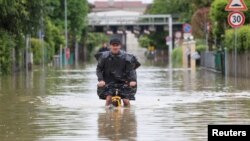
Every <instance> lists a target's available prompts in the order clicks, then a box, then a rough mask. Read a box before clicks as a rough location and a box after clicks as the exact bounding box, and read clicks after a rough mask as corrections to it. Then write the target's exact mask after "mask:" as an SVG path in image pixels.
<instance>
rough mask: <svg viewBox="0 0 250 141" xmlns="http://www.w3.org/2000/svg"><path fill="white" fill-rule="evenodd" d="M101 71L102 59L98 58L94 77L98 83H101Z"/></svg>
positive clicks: (102, 66) (102, 67)
mask: <svg viewBox="0 0 250 141" xmlns="http://www.w3.org/2000/svg"><path fill="white" fill-rule="evenodd" d="M103 70H104V58H103V57H100V58H99V59H98V64H97V68H96V75H97V78H98V81H103Z"/></svg>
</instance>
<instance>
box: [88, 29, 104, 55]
mask: <svg viewBox="0 0 250 141" xmlns="http://www.w3.org/2000/svg"><path fill="white" fill-rule="evenodd" d="M108 41H109V38H108V36H107V35H105V34H104V33H88V34H87V46H88V52H89V53H92V52H93V51H94V49H95V48H96V47H101V46H102V44H103V43H108Z"/></svg>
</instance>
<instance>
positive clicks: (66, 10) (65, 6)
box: [64, 0, 68, 65]
mask: <svg viewBox="0 0 250 141" xmlns="http://www.w3.org/2000/svg"><path fill="white" fill-rule="evenodd" d="M64 8H65V10H64V12H65V13H64V16H65V20H64V22H65V41H66V44H65V49H64V60H65V65H67V64H68V62H67V57H66V48H67V47H68V23H67V22H68V21H67V20H68V16H67V13H68V9H67V0H64Z"/></svg>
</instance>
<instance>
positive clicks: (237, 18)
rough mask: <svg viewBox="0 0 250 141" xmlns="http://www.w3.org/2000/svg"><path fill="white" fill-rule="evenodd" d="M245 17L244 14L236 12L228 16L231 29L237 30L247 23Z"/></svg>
mask: <svg viewBox="0 0 250 141" xmlns="http://www.w3.org/2000/svg"><path fill="white" fill-rule="evenodd" d="M245 19H246V17H245V15H244V14H243V13H242V12H239V11H234V12H231V13H229V15H228V19H227V20H228V23H229V25H230V26H231V27H233V28H237V27H240V26H242V25H243V24H244V23H245Z"/></svg>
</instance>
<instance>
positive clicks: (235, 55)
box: [234, 28, 238, 82]
mask: <svg viewBox="0 0 250 141" xmlns="http://www.w3.org/2000/svg"><path fill="white" fill-rule="evenodd" d="M237 29H238V28H235V29H234V76H235V82H236V78H237V51H238V49H237V38H238V33H237V31H238V30H237Z"/></svg>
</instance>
